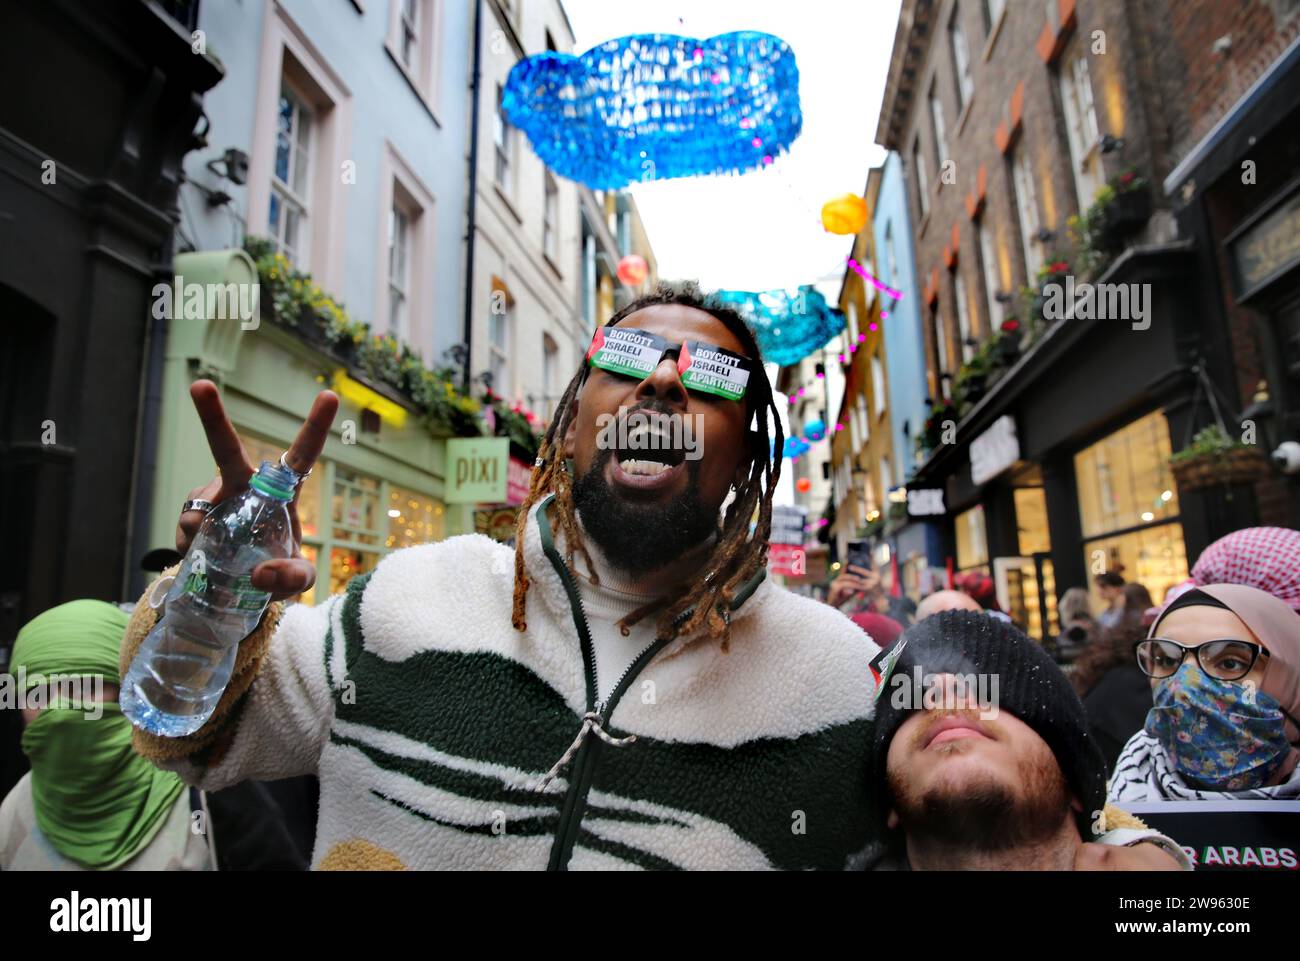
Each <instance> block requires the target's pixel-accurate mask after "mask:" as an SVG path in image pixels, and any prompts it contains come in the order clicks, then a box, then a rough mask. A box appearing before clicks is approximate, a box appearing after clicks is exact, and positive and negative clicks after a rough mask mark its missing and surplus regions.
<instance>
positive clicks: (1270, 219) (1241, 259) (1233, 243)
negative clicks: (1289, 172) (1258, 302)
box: [1227, 192, 1300, 300]
mask: <svg viewBox="0 0 1300 961" xmlns="http://www.w3.org/2000/svg"><path fill="white" fill-rule="evenodd" d="M1227 245H1228V248H1229V251H1230V252H1231V258H1232V268H1233V274H1234V279H1235V280H1236V284H1235V286H1236V288H1237V289H1236V295H1237V299H1238V300H1242V299H1244V298H1246V297H1249V296H1250V295H1251V294H1253V293H1255V292H1256V291H1258V290H1259V289H1261V288H1262V287H1264V286H1265V285H1266V284H1268V283H1269V282H1270V281H1272V280H1274V279H1275V278H1277V277H1280V276H1281V275H1282V274H1284V273H1285V272H1286V271H1288V270H1290V269H1291V268H1292V267H1295V266H1296V265H1297V264H1300V192H1297V193H1294V194H1292V196H1291V198H1290V199H1289V200H1287V201H1285V202H1284V203H1282V204H1280V205H1278V206H1277V207H1276V208H1275V209H1274V210H1272V211H1271V212H1270V213H1268V214H1266V215H1265V216H1264V217H1263V218H1262V219H1259V220H1256V221H1255V222H1254V223H1252V224H1249V225H1248V226H1246V227H1245V229H1243V230H1241V231H1240V232H1238V234H1237V235H1236V236H1235V237H1231V238H1229V239H1228V244H1227Z"/></svg>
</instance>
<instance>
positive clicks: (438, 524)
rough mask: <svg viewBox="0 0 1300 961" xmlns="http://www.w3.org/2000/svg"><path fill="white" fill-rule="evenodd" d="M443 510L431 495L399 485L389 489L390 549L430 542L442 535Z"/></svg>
mask: <svg viewBox="0 0 1300 961" xmlns="http://www.w3.org/2000/svg"><path fill="white" fill-rule="evenodd" d="M444 514H445V511H444V509H443V506H442V504H441V503H440V502H439V501H437V500H436V499H434V498H432V497H426V496H425V495H423V494H419V493H416V492H415V491H408V490H404V489H403V488H401V487H389V489H388V538H387V540H385V541H384V546H385V547H387V548H389V549H390V550H398V549H400V548H403V547H411V546H412V545H414V544H431V543H433V542H434V541H440V540H442V538H443V531H444V527H443V522H444Z"/></svg>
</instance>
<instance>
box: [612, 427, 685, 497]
mask: <svg viewBox="0 0 1300 961" xmlns="http://www.w3.org/2000/svg"><path fill="white" fill-rule="evenodd" d="M611 460H612V461H613V463H612V464H611V472H612V473H613V475H614V479H615V480H616V481H618V482H619V483H621V484H623V485H624V486H627V487H635V488H638V489H642V490H650V489H656V488H659V487H663V486H666V485H667V484H668V483H670V482H671V481H672V480H673V478H675V477H676V476H677V475H678V474H679V473H681V471H682V469H683V467H684V464H685V462H686V452H685V451H684V450H682V449H681V448H680V447H674V446H673V444H672V439H671V437H670V435H669V434H668V433H667V432H665V431H661V430H657V429H655V428H654V427H639V428H637V429H636V430H634V431H632V432H630V434H629V436H628V438H627V446H626V447H620V448H619V449H618V450H617V451H615V453H614V457H613V458H611Z"/></svg>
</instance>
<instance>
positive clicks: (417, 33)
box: [384, 0, 444, 121]
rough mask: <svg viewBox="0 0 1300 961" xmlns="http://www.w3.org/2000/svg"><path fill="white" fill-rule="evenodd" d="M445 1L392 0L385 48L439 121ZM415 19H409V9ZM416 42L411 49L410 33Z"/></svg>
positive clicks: (390, 1) (417, 94)
mask: <svg viewBox="0 0 1300 961" xmlns="http://www.w3.org/2000/svg"><path fill="white" fill-rule="evenodd" d="M443 3H444V0H389V14H388V36H387V37H386V38H385V41H384V46H385V47H386V48H387V49H388V54H389V56H390V57H391V58H392V60H393V63H394V64H396V65H397V68H398V69H399V70H401V71H402V73H404V74H405V75H406V79H407V80H408V81H410V84H411V88H412V89H413V90H414V91H415V94H416V96H417V97H419V98H420V100H422V101H423V102H424V105H425V107H426V108H427V109H428V110H429V112H430V113H431V114H433V117H434V120H435V121H437V120H438V115H439V107H440V102H441V96H442V83H441V74H442V69H441V67H442V62H441V50H440V48H441V47H442V46H443V37H442V32H441V25H442V20H443ZM408 5H410V6H411V7H412V8H413V9H414V14H415V15H414V17H413V18H412V17H408V16H407V7H408ZM408 31H409V33H410V34H411V36H412V40H413V43H412V45H411V46H410V47H409V48H408V46H407V34H408Z"/></svg>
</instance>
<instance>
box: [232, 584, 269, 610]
mask: <svg viewBox="0 0 1300 961" xmlns="http://www.w3.org/2000/svg"><path fill="white" fill-rule="evenodd" d="M234 593H235V596H236V597H238V598H239V600H238V601H237V602H236V604H235V608H236V609H237V610H241V611H252V612H254V613H256V612H259V611H261V610H262V608H264V607H265V606H266V600H267V598H268V597H269V596H270V595H268V594H267V593H266V592H265V591H259V590H258V589H257V588H255V587H254V586H253V578H252V576H251V575H249V574H244V575H243V576H242V577H240V578H238V579H237V580H236V581H235V587H234Z"/></svg>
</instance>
